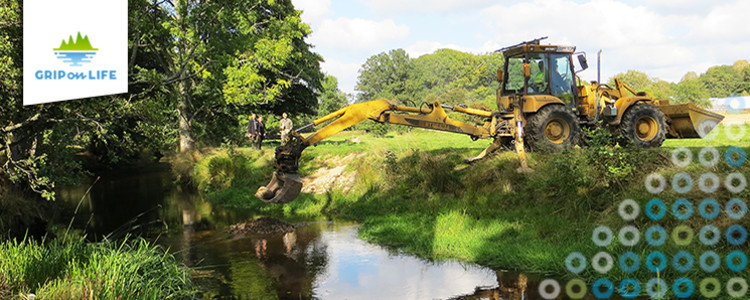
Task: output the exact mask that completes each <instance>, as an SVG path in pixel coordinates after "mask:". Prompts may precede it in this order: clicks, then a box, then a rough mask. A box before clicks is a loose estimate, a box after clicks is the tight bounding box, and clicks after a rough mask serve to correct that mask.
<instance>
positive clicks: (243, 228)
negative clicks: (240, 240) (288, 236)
mask: <svg viewBox="0 0 750 300" xmlns="http://www.w3.org/2000/svg"><path fill="white" fill-rule="evenodd" d="M294 228H295V227H294V225H292V224H289V223H287V222H284V221H281V220H279V219H274V218H269V217H260V218H257V219H254V220H250V221H247V222H245V223H239V224H235V225H230V226H229V230H228V231H229V233H231V234H235V235H236V234H272V233H287V232H294Z"/></svg>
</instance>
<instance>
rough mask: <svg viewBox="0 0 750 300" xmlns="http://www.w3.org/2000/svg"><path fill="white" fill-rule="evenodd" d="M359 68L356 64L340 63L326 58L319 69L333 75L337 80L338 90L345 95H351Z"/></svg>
mask: <svg viewBox="0 0 750 300" xmlns="http://www.w3.org/2000/svg"><path fill="white" fill-rule="evenodd" d="M360 66H361V64H358V63H342V62H340V61H337V60H335V59H332V58H328V59H326V61H325V62H323V63H322V64H321V69H322V70H323V72H325V73H328V74H329V75H333V76H335V77H336V79H338V81H339V89H341V90H342V91H343V92H345V93H349V94H353V93H354V86H355V85H356V83H357V75H359V68H360Z"/></svg>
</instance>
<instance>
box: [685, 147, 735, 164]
mask: <svg viewBox="0 0 750 300" xmlns="http://www.w3.org/2000/svg"><path fill="white" fill-rule="evenodd" d="M735 153H737V156H738V158H737V159H735V158H734V157H733V154H735ZM672 157H674V154H673V155H672ZM724 160H726V161H727V164H728V165H730V166H732V167H735V168H736V167H739V166H741V165H742V164H743V163H745V160H747V153H746V152H745V149H742V148H740V147H737V146H731V147H729V149H727V152H724ZM673 161H674V160H673Z"/></svg>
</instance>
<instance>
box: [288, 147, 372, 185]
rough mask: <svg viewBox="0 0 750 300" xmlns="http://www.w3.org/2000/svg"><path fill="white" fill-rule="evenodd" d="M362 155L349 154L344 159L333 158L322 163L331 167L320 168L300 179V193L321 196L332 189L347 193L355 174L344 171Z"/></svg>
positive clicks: (352, 183)
mask: <svg viewBox="0 0 750 300" xmlns="http://www.w3.org/2000/svg"><path fill="white" fill-rule="evenodd" d="M360 156H362V154H355V153H352V154H349V155H347V156H345V157H333V158H328V159H326V160H325V161H324V163H325V164H326V165H329V166H332V167H322V168H319V169H317V170H315V173H313V174H312V175H308V176H305V178H302V192H303V193H315V194H322V193H325V192H327V191H330V190H333V189H340V190H342V191H343V192H344V193H346V192H348V191H349V190H350V189H351V188H352V186H353V185H354V178H355V176H356V173H355V172H351V171H346V166H347V165H348V164H349V162H351V161H352V160H354V159H356V158H358V157H360Z"/></svg>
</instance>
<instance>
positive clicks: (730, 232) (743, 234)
mask: <svg viewBox="0 0 750 300" xmlns="http://www.w3.org/2000/svg"><path fill="white" fill-rule="evenodd" d="M735 233H737V235H738V236H737V237H735ZM725 236H726V238H727V242H729V244H731V245H734V246H739V245H742V244H744V243H745V241H747V230H746V229H745V227H744V226H742V225H738V224H734V225H732V226H729V228H727V232H726V233H725Z"/></svg>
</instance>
